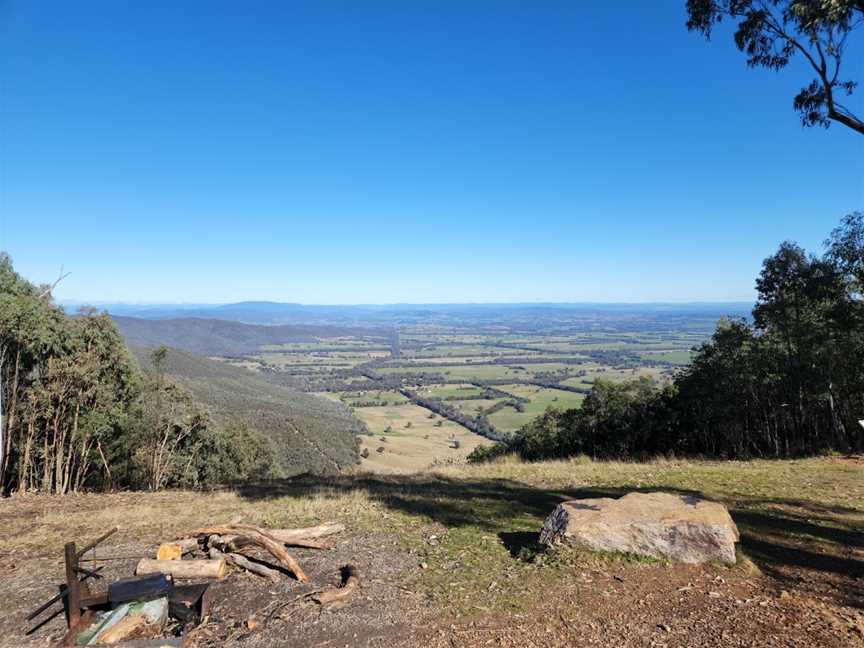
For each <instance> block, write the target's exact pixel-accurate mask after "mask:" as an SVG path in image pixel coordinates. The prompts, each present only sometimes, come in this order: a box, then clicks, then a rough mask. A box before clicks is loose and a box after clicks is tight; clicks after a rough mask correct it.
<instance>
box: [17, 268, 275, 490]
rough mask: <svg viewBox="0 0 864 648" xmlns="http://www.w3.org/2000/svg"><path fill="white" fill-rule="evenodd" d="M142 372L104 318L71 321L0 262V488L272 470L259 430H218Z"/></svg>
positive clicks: (157, 361)
mask: <svg viewBox="0 0 864 648" xmlns="http://www.w3.org/2000/svg"><path fill="white" fill-rule="evenodd" d="M165 354H166V352H165V350H156V351H155V352H154V353H153V357H152V365H151V368H150V369H149V370H147V371H142V370H141V369H140V368H139V366H138V364H137V363H136V362H135V360H134V358H132V356H131V355H130V354H129V352H128V350H127V348H126V345H125V344H124V342H123V339H122V338H121V337H120V334H119V333H118V331H117V328H116V327H115V325H114V323H113V322H112V321H111V319H110V318H109V317H108V316H107V315H104V314H98V313H96V312H94V311H84V312H82V313H81V314H80V315H79V316H76V317H69V316H67V315H66V314H65V313H64V312H63V311H62V310H61V309H60V308H58V307H57V306H55V305H54V304H53V303H52V302H51V297H50V290H47V289H45V288H37V287H36V286H34V285H32V284H30V283H29V282H27V281H25V280H24V279H22V278H21V277H20V276H19V275H18V274H17V273H16V272H15V271H14V269H13V267H12V263H11V261H10V259H9V257H8V256H6V255H0V379H2V398H3V404H2V405H3V406H2V412H3V419H2V425H0V431H2V441H0V450H2V455H0V490H2V491H3V492H12V491H18V492H26V491H41V492H46V493H68V492H71V491H79V490H82V489H105V488H148V489H153V490H155V489H159V488H163V487H165V486H175V485H176V486H188V487H199V486H202V485H205V484H210V483H217V482H224V481H233V480H242V479H250V478H259V477H264V476H267V475H270V474H271V473H272V470H273V465H274V463H273V453H272V450H271V448H270V443H269V441H268V440H267V439H266V438H265V437H263V436H262V435H261V434H260V433H259V432H257V431H255V430H252V429H248V428H243V427H240V428H238V427H236V426H234V427H230V426H217V425H214V424H213V421H211V420H210V417H209V415H208V412H207V411H206V410H205V409H203V408H202V407H201V406H200V405H199V404H198V403H196V402H195V401H194V400H193V398H192V396H191V395H190V393H189V392H188V391H187V390H186V389H184V388H183V387H181V386H179V385H177V384H176V383H174V382H173V381H171V380H168V379H167V378H166V376H165V372H164V359H165Z"/></svg>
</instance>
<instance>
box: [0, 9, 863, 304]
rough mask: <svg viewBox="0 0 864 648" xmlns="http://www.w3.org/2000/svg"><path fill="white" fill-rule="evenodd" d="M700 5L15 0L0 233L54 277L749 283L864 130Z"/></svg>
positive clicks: (270, 292) (472, 291) (562, 293)
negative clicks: (813, 113) (691, 22)
mask: <svg viewBox="0 0 864 648" xmlns="http://www.w3.org/2000/svg"><path fill="white" fill-rule="evenodd" d="M684 21H685V16H684V0H657V1H656V2H643V1H635V0H634V1H632V2H619V3H607V2H585V3H583V2H572V1H571V2H560V3H559V2H533V3H526V2H506V1H495V2H435V3H425V2H408V3H406V2H392V3H377V2H360V3H356V2H353V3H352V2H340V3H336V2H327V1H316V2H308V3H300V2H217V1H214V0H208V1H207V2H193V1H184V2H180V3H178V2H156V1H152V0H151V1H148V2H145V3H142V2H131V1H130V2H125V1H122V2H121V1H114V0H106V1H102V2H99V1H88V2H79V3H70V2H43V1H39V0H26V1H25V0H17V1H16V0H12V1H9V0H7V1H6V2H0V165H2V166H0V248H2V249H5V250H6V251H8V252H9V253H10V254H11V255H12V257H13V259H14V261H15V263H16V267H17V268H18V269H19V271H20V272H21V273H22V274H24V275H25V276H27V277H28V278H30V279H32V280H34V281H45V280H49V279H51V278H53V277H54V276H55V275H56V274H57V271H58V269H59V267H60V266H61V265H63V266H64V267H65V268H66V270H68V271H70V272H71V275H70V276H69V278H68V279H67V280H66V281H64V282H63V284H62V286H61V287H60V288H59V289H58V291H57V296H58V297H59V298H61V299H67V300H92V301H127V302H162V303H164V302H231V301H237V300H243V299H268V300H277V301H292V302H304V303H383V302H463V301H477V302H503V301H534V300H541V301H628V302H635V301H691V300H736V299H744V300H749V299H752V297H753V282H754V278H755V276H756V273H757V272H758V270H759V265H760V263H761V260H762V259H763V258H764V257H765V256H767V255H768V254H770V253H772V252H773V251H774V250H775V249H776V247H777V245H778V244H779V243H780V241H781V240H783V239H793V240H797V241H798V242H800V243H801V244H802V245H804V246H805V247H807V248H809V249H813V250H814V251H815V250H818V248H819V246H820V243H821V241H822V240H823V239H824V238H825V236H826V234H827V233H828V231H829V230H830V229H831V228H832V227H833V226H834V225H835V224H836V223H837V222H838V221H839V219H840V217H841V216H842V215H843V214H844V213H847V212H850V211H853V210H855V209H862V208H864V137H861V136H860V135H856V134H854V133H852V132H851V131H849V130H847V129H843V128H842V127H840V126H834V127H832V128H831V129H829V130H828V131H824V130H821V129H802V128H801V126H800V123H799V120H798V116H797V115H796V114H795V113H794V112H793V110H792V109H791V102H792V97H793V96H794V94H795V93H796V92H797V89H798V88H799V86H800V85H801V82H802V80H804V78H805V76H804V73H805V70H804V69H803V66H801V65H796V66H794V67H793V68H791V69H788V70H785V71H783V72H781V73H772V72H767V71H762V70H755V71H751V70H748V69H746V67H745V65H744V60H743V57H742V56H741V55H740V54H739V53H738V52H737V50H735V49H734V47H733V45H732V43H731V41H730V40H729V39H728V37H727V35H726V34H717V36H716V37H715V39H714V40H713V41H712V42H711V43H707V42H705V41H704V40H703V39H702V38H701V37H699V36H698V35H696V34H691V33H688V32H687V30H686V28H685V27H684ZM856 36H857V38H858V40H859V41H861V40H862V37H861V34H856ZM852 45H853V47H854V48H857V49H852V50H851V51H850V53H849V57H848V58H849V61H848V63H847V65H848V67H847V69H848V70H850V72H851V75H852V76H853V78H857V79H859V80H861V81H864V64H862V58H864V57H862V51H864V43H861V42H858V43H854V42H853V43H852ZM862 97H864V90H862V91H859V94H858V96H857V97H855V98H854V100H853V101H852V102H851V104H852V106H854V107H856V108H858V109H861V112H864V103H862Z"/></svg>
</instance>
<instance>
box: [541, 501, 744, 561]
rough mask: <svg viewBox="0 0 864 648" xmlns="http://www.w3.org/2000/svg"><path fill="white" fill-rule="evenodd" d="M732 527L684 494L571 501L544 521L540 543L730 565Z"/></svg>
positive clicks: (714, 509)
mask: <svg viewBox="0 0 864 648" xmlns="http://www.w3.org/2000/svg"><path fill="white" fill-rule="evenodd" d="M737 541H738V528H737V527H736V526H735V523H734V522H733V521H732V517H731V516H730V515H729V511H728V510H727V509H726V507H725V506H723V505H722V504H718V503H717V502H709V501H708V500H704V499H701V498H698V497H692V496H689V495H671V494H669V493H630V494H628V495H625V496H624V497H621V498H620V499H612V498H609V497H602V498H597V499H582V500H571V501H569V502H563V503H561V504H559V505H558V506H557V507H556V508H555V510H554V511H552V514H551V515H550V516H549V517H548V518H546V521H545V522H544V523H543V528H542V530H541V531H540V542H542V543H543V544H546V545H549V546H552V545H555V544H561V543H566V544H572V545H574V546H578V547H583V548H585V549H590V550H591V551H623V552H629V553H634V554H640V555H643V556H652V557H654V558H666V559H669V560H673V561H676V562H682V563H690V564H699V563H704V562H709V561H712V560H716V561H721V562H725V563H734V562H735V543H736V542H737Z"/></svg>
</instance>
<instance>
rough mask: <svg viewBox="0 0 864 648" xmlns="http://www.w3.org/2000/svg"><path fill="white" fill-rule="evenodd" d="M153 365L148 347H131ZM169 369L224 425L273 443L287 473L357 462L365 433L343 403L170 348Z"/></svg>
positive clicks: (323, 470)
mask: <svg viewBox="0 0 864 648" xmlns="http://www.w3.org/2000/svg"><path fill="white" fill-rule="evenodd" d="M133 352H134V354H135V356H136V357H137V358H138V360H139V362H141V364H142V366H144V367H146V368H150V366H151V361H150V358H151V355H152V351H151V350H150V349H145V348H143V347H133ZM165 372H166V374H167V375H168V376H169V377H170V378H171V379H173V380H176V381H177V382H178V383H180V384H181V385H183V386H184V387H186V388H187V389H188V390H189V391H190V392H191V393H192V395H193V396H194V398H195V400H196V401H198V402H200V403H201V404H203V405H204V406H206V408H207V410H208V411H209V412H210V414H211V415H212V417H213V420H214V421H216V422H217V423H221V424H223V425H230V424H233V423H240V424H243V425H245V426H248V427H249V428H252V429H255V430H258V431H260V432H261V433H262V434H264V435H265V436H266V437H267V438H268V439H270V441H271V443H272V447H273V450H274V453H275V457H276V463H277V465H278V467H279V469H280V472H281V473H282V474H283V475H296V474H298V473H302V472H314V473H327V472H334V471H336V470H338V469H339V468H341V467H344V466H347V465H351V464H354V463H356V462H357V457H358V455H357V435H358V434H361V433H363V432H365V431H366V428H365V426H364V425H363V424H362V423H361V422H360V421H359V420H357V419H356V418H355V417H354V416H353V415H352V414H351V412H350V411H349V410H348V408H347V407H345V406H344V405H342V404H341V403H335V402H333V401H331V400H327V399H325V398H321V397H320V396H315V395H313V394H305V393H303V392H298V391H294V390H291V389H287V388H285V387H282V386H280V385H274V384H272V383H270V382H267V381H266V380H265V379H264V378H262V377H260V376H258V375H256V374H254V373H252V372H251V371H248V370H246V369H242V368H240V367H234V366H232V365H229V364H226V363H224V362H219V361H217V360H210V359H208V358H202V357H200V356H195V355H193V354H191V353H187V352H185V351H179V350H176V349H169V350H168V351H167V354H166V356H165Z"/></svg>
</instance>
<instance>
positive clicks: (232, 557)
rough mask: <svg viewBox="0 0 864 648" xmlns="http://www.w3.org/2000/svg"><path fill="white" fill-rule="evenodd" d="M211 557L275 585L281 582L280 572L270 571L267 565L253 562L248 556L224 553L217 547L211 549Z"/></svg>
mask: <svg viewBox="0 0 864 648" xmlns="http://www.w3.org/2000/svg"><path fill="white" fill-rule="evenodd" d="M210 557H211V558H224V559H225V560H227V561H228V562H229V563H231V564H232V565H234V566H235V567H239V568H240V569H245V570H246V571H248V572H251V573H253V574H256V575H258V576H263V577H264V578H267V579H269V580H271V581H273V582H274V583H275V582H276V581H278V580H279V572H278V571H276V570H275V569H270V568H269V567H267V566H265V565H261V564H258V563H256V562H252V561H251V560H249V559H248V558H247V557H246V556H241V555H240V554H237V553H222V552H221V551H219V550H218V549H217V548H216V547H211V548H210Z"/></svg>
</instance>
